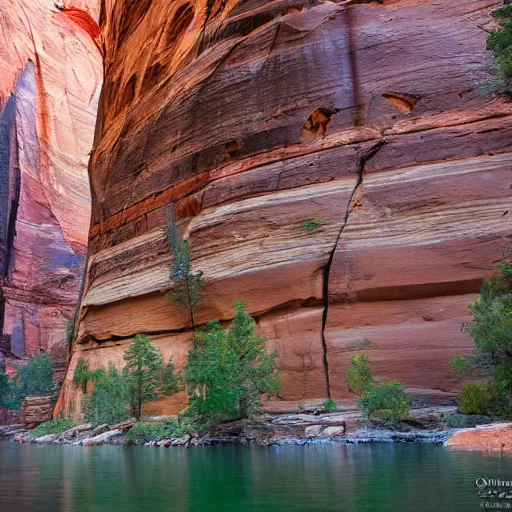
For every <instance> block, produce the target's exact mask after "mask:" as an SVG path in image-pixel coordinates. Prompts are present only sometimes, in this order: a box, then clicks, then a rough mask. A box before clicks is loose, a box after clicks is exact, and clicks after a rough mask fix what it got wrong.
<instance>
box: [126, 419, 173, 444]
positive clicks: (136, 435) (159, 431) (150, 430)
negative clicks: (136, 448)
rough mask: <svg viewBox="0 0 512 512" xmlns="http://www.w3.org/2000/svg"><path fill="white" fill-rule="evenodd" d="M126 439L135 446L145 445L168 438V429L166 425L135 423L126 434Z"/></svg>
mask: <svg viewBox="0 0 512 512" xmlns="http://www.w3.org/2000/svg"><path fill="white" fill-rule="evenodd" d="M125 437H126V439H128V440H129V441H132V442H133V443H135V444H144V443H148V442H149V441H156V440H160V439H165V438H166V437H168V429H167V428H166V425H165V423H162V422H160V423H142V422H140V423H135V425H133V427H132V428H131V429H130V430H129V431H128V432H127V433H126V435H125Z"/></svg>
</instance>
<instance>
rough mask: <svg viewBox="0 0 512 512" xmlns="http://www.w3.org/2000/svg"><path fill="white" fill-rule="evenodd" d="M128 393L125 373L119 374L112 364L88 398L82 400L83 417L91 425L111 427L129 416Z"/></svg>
mask: <svg viewBox="0 0 512 512" xmlns="http://www.w3.org/2000/svg"><path fill="white" fill-rule="evenodd" d="M129 405H130V393H129V391H128V379H127V376H126V372H125V373H124V374H123V375H122V374H121V373H119V371H118V370H117V368H116V367H115V366H114V364H113V363H110V364H109V367H108V371H107V372H106V373H105V375H104V377H103V378H102V379H100V380H99V381H98V382H97V383H96V386H95V388H94V391H93V392H92V393H91V395H90V396H86V397H85V398H84V415H85V418H86V419H87V421H89V422H91V423H92V424H93V425H101V424H103V423H107V424H109V425H112V424H114V423H118V422H120V421H123V420H125V419H127V418H128V417H129V416H130V412H129Z"/></svg>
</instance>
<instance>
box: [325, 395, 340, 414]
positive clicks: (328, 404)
mask: <svg viewBox="0 0 512 512" xmlns="http://www.w3.org/2000/svg"><path fill="white" fill-rule="evenodd" d="M336 409H338V406H337V405H336V402H335V401H334V400H333V399H332V398H328V399H327V400H326V401H325V402H324V411H325V412H334V411H335V410H336Z"/></svg>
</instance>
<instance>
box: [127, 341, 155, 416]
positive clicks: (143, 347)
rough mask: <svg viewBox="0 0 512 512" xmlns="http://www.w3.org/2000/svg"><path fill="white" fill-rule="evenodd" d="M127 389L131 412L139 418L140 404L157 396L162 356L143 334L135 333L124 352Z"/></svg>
mask: <svg viewBox="0 0 512 512" xmlns="http://www.w3.org/2000/svg"><path fill="white" fill-rule="evenodd" d="M124 359H125V361H126V368H125V370H126V374H127V383H128V391H129V393H130V397H131V404H132V408H133V413H134V415H135V418H137V420H139V419H140V416H141V412H142V404H143V403H144V402H147V401H149V400H155V399H156V398H158V397H159V394H158V392H157V390H158V388H159V386H160V377H161V373H162V366H163V358H162V354H161V353H160V350H158V349H157V348H156V347H154V346H153V345H152V344H151V340H150V339H149V338H148V337H147V336H146V335H144V334H137V336H135V340H134V342H133V343H132V344H131V345H130V347H129V348H128V349H127V350H125V352H124Z"/></svg>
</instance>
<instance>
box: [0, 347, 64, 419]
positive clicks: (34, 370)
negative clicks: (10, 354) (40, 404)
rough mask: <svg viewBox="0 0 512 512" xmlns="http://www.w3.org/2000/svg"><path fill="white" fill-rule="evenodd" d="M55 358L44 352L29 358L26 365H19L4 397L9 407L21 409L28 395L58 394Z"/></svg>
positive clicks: (53, 395) (52, 395)
mask: <svg viewBox="0 0 512 512" xmlns="http://www.w3.org/2000/svg"><path fill="white" fill-rule="evenodd" d="M52 366H53V359H52V357H51V356H50V355H49V354H46V353H44V352H42V353H41V354H39V355H37V356H33V357H31V358H29V360H28V362H27V364H26V365H20V366H18V375H16V377H14V378H13V379H12V380H11V382H10V385H9V390H8V393H6V395H8V396H5V397H4V403H5V406H6V407H7V408H8V409H15V410H19V408H20V407H21V403H22V402H23V399H24V398H25V397H26V396H51V397H55V396H56V394H57V386H56V385H55V383H54V382H53V369H52Z"/></svg>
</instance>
